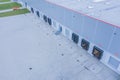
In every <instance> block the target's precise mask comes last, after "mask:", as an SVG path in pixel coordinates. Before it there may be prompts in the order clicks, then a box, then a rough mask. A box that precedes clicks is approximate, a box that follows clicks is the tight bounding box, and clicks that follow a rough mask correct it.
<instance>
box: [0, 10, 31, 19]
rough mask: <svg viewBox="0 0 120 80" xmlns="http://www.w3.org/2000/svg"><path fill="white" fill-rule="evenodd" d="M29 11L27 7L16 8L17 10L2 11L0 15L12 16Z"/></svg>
mask: <svg viewBox="0 0 120 80" xmlns="http://www.w3.org/2000/svg"><path fill="white" fill-rule="evenodd" d="M29 12H30V11H29V10H28V9H26V8H25V9H18V10H13V11H9V12H3V13H0V17H7V16H13V15H19V14H25V13H29Z"/></svg>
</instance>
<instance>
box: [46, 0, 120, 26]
mask: <svg viewBox="0 0 120 80" xmlns="http://www.w3.org/2000/svg"><path fill="white" fill-rule="evenodd" d="M46 1H48V2H50V3H54V4H56V5H59V6H63V7H65V8H68V9H71V10H74V11H77V12H79V13H82V14H85V15H88V16H91V17H93V18H96V19H98V20H102V21H104V22H107V23H110V24H113V25H115V26H118V27H120V0H46Z"/></svg>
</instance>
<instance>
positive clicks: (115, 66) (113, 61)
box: [108, 57, 120, 69]
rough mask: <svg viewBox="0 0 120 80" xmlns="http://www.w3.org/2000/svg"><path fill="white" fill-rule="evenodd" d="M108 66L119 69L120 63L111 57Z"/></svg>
mask: <svg viewBox="0 0 120 80" xmlns="http://www.w3.org/2000/svg"><path fill="white" fill-rule="evenodd" d="M108 64H109V65H110V66H111V67H113V68H115V69H117V68H118V66H119V64H120V62H119V61H118V60H116V59H114V58H113V57H110V59H109V62H108Z"/></svg>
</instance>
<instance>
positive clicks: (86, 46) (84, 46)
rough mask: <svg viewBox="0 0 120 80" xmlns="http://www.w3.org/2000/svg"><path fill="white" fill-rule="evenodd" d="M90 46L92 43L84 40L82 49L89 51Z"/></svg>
mask: <svg viewBox="0 0 120 80" xmlns="http://www.w3.org/2000/svg"><path fill="white" fill-rule="evenodd" d="M89 45H90V43H89V42H88V41H86V40H85V39H82V41H81V47H82V48H83V49H85V50H88V49H89Z"/></svg>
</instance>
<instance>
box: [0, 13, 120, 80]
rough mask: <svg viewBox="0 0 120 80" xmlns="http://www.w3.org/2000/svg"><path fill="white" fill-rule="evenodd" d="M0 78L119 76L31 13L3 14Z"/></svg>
mask: <svg viewBox="0 0 120 80" xmlns="http://www.w3.org/2000/svg"><path fill="white" fill-rule="evenodd" d="M0 80H120V76H119V75H118V74H116V73H115V72H113V71H112V70H110V69H109V68H107V67H106V66H104V65H103V64H102V63H100V62H99V61H97V60H96V59H95V58H93V57H92V56H90V55H89V54H88V53H86V51H84V50H83V49H81V48H79V47H78V46H76V45H75V44H74V43H72V42H71V41H70V40H67V39H66V38H65V37H64V36H62V35H55V31H54V30H53V29H52V28H51V27H50V26H48V25H47V24H45V23H44V22H43V21H40V20H38V18H36V17H35V16H33V15H32V14H26V15H18V16H12V17H5V18H0Z"/></svg>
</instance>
